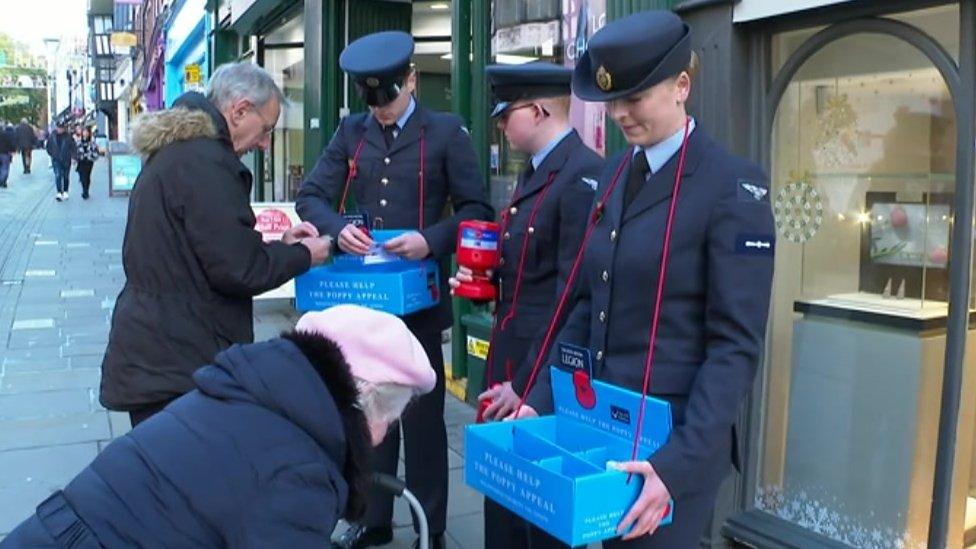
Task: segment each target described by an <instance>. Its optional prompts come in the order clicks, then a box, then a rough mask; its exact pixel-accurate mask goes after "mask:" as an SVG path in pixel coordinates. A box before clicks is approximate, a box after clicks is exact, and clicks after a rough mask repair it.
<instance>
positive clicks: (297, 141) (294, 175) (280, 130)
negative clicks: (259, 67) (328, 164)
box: [264, 48, 305, 202]
mask: <svg viewBox="0 0 976 549" xmlns="http://www.w3.org/2000/svg"><path fill="white" fill-rule="evenodd" d="M264 67H265V68H266V69H267V70H268V72H270V73H271V75H272V77H274V79H275V82H277V84H278V86H280V87H281V90H282V91H283V92H284V93H285V99H287V102H286V104H285V105H282V107H281V116H280V118H279V119H278V125H277V126H276V127H275V131H274V133H273V134H272V136H271V150H270V154H265V184H267V183H269V182H270V183H271V188H270V191H271V192H270V193H268V192H267V191H266V194H265V200H269V201H276V202H291V201H293V200H295V197H296V196H297V195H298V189H299V187H300V186H301V184H302V180H303V179H304V177H305V169H304V161H305V133H304V131H303V129H304V126H305V103H304V101H305V52H304V49H302V48H285V49H269V50H266V51H265V53H264Z"/></svg>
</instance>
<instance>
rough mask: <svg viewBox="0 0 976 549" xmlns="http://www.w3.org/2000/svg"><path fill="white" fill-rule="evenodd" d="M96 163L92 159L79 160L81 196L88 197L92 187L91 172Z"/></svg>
mask: <svg viewBox="0 0 976 549" xmlns="http://www.w3.org/2000/svg"><path fill="white" fill-rule="evenodd" d="M94 165H95V163H94V162H92V161H91V160H79V161H78V179H80V180H81V196H83V197H85V198H88V189H89V188H90V187H91V172H92V167H93V166H94Z"/></svg>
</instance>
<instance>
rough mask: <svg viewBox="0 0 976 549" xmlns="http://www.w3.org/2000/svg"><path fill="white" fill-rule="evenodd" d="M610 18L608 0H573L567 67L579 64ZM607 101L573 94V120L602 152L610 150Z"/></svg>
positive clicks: (566, 25)
mask: <svg viewBox="0 0 976 549" xmlns="http://www.w3.org/2000/svg"><path fill="white" fill-rule="evenodd" d="M606 22H607V2H606V0H569V4H568V6H567V9H566V11H565V12H564V14H563V21H562V32H563V37H564V40H563V43H564V44H565V45H566V47H565V48H563V51H564V52H565V54H564V59H563V64H564V65H566V66H567V67H575V66H576V62H577V60H578V59H579V58H580V56H582V55H583V53H585V52H586V46H587V44H588V43H589V40H590V37H591V36H593V33H595V32H596V31H598V30H600V29H601V28H603V25H605V24H606ZM604 112H605V108H604V104H603V103H597V102H587V101H580V100H579V99H578V98H576V96H573V98H572V108H571V109H570V121H571V122H572V124H573V127H574V128H576V130H577V131H578V132H579V133H580V137H582V138H583V142H584V143H586V145H587V146H588V147H590V148H591V149H593V150H594V151H596V152H598V153H600V154H606V139H605V137H606V116H604Z"/></svg>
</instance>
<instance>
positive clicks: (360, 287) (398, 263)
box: [295, 231, 441, 316]
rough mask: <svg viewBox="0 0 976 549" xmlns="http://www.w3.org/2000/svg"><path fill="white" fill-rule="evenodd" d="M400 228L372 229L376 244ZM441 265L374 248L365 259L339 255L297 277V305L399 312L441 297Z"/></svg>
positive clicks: (316, 308) (315, 308)
mask: <svg viewBox="0 0 976 549" xmlns="http://www.w3.org/2000/svg"><path fill="white" fill-rule="evenodd" d="M402 233H403V231H373V232H372V236H373V238H374V239H375V241H376V242H377V244H379V243H382V242H385V241H386V240H389V239H390V238H393V237H394V236H396V235H399V234H402ZM440 291H441V290H440V269H439V267H438V264H437V262H436V261H434V260H433V259H424V260H420V261H410V260H406V259H402V258H399V257H396V256H387V255H384V254H383V253H382V252H379V251H377V252H376V253H374V254H371V256H366V258H364V257H361V256H355V255H350V254H339V255H337V256H336V257H335V258H334V259H333V262H332V264H330V265H324V266H321V267H314V268H312V269H310V270H309V271H308V272H307V273H305V274H303V275H301V276H298V277H296V278H295V308H296V309H298V310H299V311H302V312H304V311H321V310H323V309H327V308H329V307H332V306H334V305H342V304H355V305H362V306H364V307H369V308H371V309H376V310H379V311H385V312H387V313H391V314H395V315H399V316H403V315H408V314H410V313H413V312H416V311H419V310H421V309H427V308H430V307H433V306H434V305H436V304H437V303H438V302H439V301H440Z"/></svg>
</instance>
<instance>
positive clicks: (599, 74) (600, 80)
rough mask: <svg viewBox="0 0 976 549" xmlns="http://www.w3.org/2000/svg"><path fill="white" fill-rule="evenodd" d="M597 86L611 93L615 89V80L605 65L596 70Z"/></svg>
mask: <svg viewBox="0 0 976 549" xmlns="http://www.w3.org/2000/svg"><path fill="white" fill-rule="evenodd" d="M596 85H597V86H598V87H599V88H600V89H601V90H603V91H605V92H607V91H610V89H611V88H612V87H613V78H612V77H611V76H610V71H608V70H607V68H606V67H604V66H603V65H600V68H598V69H597V70H596Z"/></svg>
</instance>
